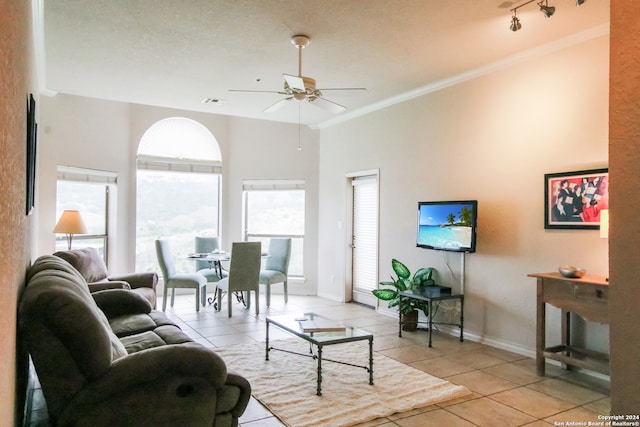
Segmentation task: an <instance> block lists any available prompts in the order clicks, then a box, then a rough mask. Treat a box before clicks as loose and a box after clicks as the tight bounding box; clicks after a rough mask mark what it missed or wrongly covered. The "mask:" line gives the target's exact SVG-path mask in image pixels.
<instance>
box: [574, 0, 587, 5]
mask: <svg viewBox="0 0 640 427" xmlns="http://www.w3.org/2000/svg"><path fill="white" fill-rule="evenodd" d="M586 1H587V0H576V6H582V5H583V4H584V3H585V2H586Z"/></svg>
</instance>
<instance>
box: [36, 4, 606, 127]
mask: <svg viewBox="0 0 640 427" xmlns="http://www.w3.org/2000/svg"><path fill="white" fill-rule="evenodd" d="M548 2H549V5H554V6H556V13H555V15H554V16H553V17H552V18H550V19H545V18H544V17H543V15H542V13H540V11H539V8H538V6H536V4H535V2H534V3H531V4H528V5H525V6H523V7H522V8H521V9H519V10H518V16H519V18H520V20H521V22H522V30H520V31H518V32H515V33H514V32H512V31H510V30H509V24H510V20H511V12H510V9H511V8H513V7H514V6H517V5H520V4H523V3H524V1H520V2H514V1H504V0H339V1H338V0H233V1H232V0H180V1H170V0H164V1H162V0H46V1H45V2H44V42H45V66H46V76H45V86H46V89H48V90H52V91H55V92H60V93H68V94H74V95H81V96H89V97H95V98H103V99H109V100H117V101H124V102H133V103H140V104H149V105H157V106H164V107H171V108H179V109H187V110H195V111H205V112H212V113H217V114H227V115H237V116H244V117H253V118H259V119H265V120H276V121H287V122H292V123H297V122H298V117H299V116H298V114H300V115H301V121H302V122H303V123H306V124H316V125H317V124H322V123H327V122H328V121H331V120H336V117H339V116H343V115H344V116H345V117H347V116H348V115H349V114H354V112H357V111H362V110H364V109H366V108H370V106H371V105H376V104H380V103H383V102H385V100H388V99H390V98H393V97H397V96H399V95H401V94H404V93H407V92H410V91H416V90H419V89H420V88H422V87H424V86H429V85H433V84H435V83H437V82H439V81H443V80H444V79H447V78H451V77H452V76H456V75H460V74H462V73H469V72H473V70H477V69H479V68H482V67H486V66H490V65H491V64H495V63H496V62H498V61H501V60H503V59H504V58H508V57H513V55H517V54H522V53H526V52H530V51H531V50H532V49H534V48H536V47H539V46H545V45H549V43H552V42H556V41H558V40H567V38H568V37H570V36H572V37H574V38H575V37H578V38H579V37H580V34H585V32H586V33H589V31H590V30H592V29H594V28H598V27H599V28H602V26H603V25H606V24H607V23H608V22H609V0H588V1H587V2H586V3H585V4H584V5H582V6H581V7H576V6H575V0H548ZM295 34H306V35H308V36H309V37H310V38H311V44H310V45H309V46H308V47H307V48H305V49H303V51H302V60H303V63H302V74H303V75H305V76H309V77H313V78H315V79H316V81H317V87H318V88H335V87H365V88H367V91H366V92H364V93H361V94H359V95H357V96H342V95H341V96H338V95H336V94H335V93H333V92H332V93H329V92H327V93H325V96H326V98H328V99H330V100H332V101H335V102H337V103H339V104H342V105H344V106H346V107H347V110H346V111H344V112H342V113H338V114H337V115H336V114H331V113H328V112H327V111H325V110H323V109H320V108H318V107H316V106H314V105H312V104H309V103H306V102H302V103H299V102H290V103H288V104H287V105H286V106H285V107H284V108H282V109H280V110H278V111H276V112H272V113H265V112H263V110H264V109H265V108H267V107H268V106H270V105H272V104H273V103H275V102H277V101H278V100H279V99H281V98H282V97H283V96H282V95H278V94H269V93H256V94H253V93H252V94H248V93H237V92H229V89H250V90H263V91H277V90H282V88H283V77H282V74H283V73H287V74H294V75H295V74H297V71H298V70H297V68H298V53H297V50H296V48H295V47H294V46H293V44H291V42H290V38H291V36H293V35H295ZM207 97H210V98H216V99H221V100H224V103H223V104H222V105H212V104H207V105H205V104H203V103H202V102H201V101H202V100H203V99H204V98H207Z"/></svg>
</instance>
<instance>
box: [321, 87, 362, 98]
mask: <svg viewBox="0 0 640 427" xmlns="http://www.w3.org/2000/svg"><path fill="white" fill-rule="evenodd" d="M318 92H320V93H321V94H322V95H323V96H324V95H327V96H330V97H334V96H362V95H364V94H366V93H367V89H365V88H363V87H332V88H326V89H318Z"/></svg>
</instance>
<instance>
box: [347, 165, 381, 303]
mask: <svg viewBox="0 0 640 427" xmlns="http://www.w3.org/2000/svg"><path fill="white" fill-rule="evenodd" d="M351 182H352V188H353V209H352V212H353V219H352V221H353V223H352V228H351V229H352V232H353V238H352V242H351V247H352V299H353V301H356V302H359V303H362V304H367V305H371V306H375V305H376V298H375V297H374V296H373V294H372V293H371V291H372V290H373V289H376V288H377V287H378V177H377V175H369V176H362V177H356V178H353V180H352V181H351Z"/></svg>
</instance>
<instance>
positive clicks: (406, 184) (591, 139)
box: [318, 37, 609, 354]
mask: <svg viewBox="0 0 640 427" xmlns="http://www.w3.org/2000/svg"><path fill="white" fill-rule="evenodd" d="M608 45H609V40H608V37H600V38H597V39H594V40H590V41H587V42H584V43H581V44H579V45H577V46H574V47H571V48H568V49H565V50H562V51H559V52H555V53H552V54H548V55H546V56H544V57H538V58H532V59H531V60H529V61H525V62H522V63H520V64H518V65H514V66H512V67H510V68H508V69H504V70H502V71H498V72H495V73H492V74H490V75H486V76H483V77H479V78H476V79H474V80H470V81H467V82H465V83H462V84H459V85H456V86H453V87H449V88H447V89H443V90H440V91H438V92H434V93H431V94H428V95H425V96H422V97H420V98H416V99H414V100H412V101H409V102H405V103H403V104H399V105H395V106H393V107H389V108H386V109H384V110H380V111H377V112H375V113H372V114H369V115H367V116H363V117H360V118H357V119H354V120H352V121H349V122H346V123H343V124H340V125H336V126H333V127H330V128H327V129H323V130H322V132H321V141H320V147H321V148H320V203H319V206H320V213H319V218H320V225H319V236H320V238H319V264H320V265H331V266H333V269H332V270H331V271H330V270H328V269H320V270H319V276H318V283H319V284H320V286H319V289H320V292H321V294H323V295H325V296H329V297H332V298H335V299H340V298H342V297H343V296H344V282H343V281H336V282H335V283H334V284H333V285H331V279H330V275H332V274H334V275H335V277H337V278H343V277H346V276H348V274H349V272H348V271H344V270H343V267H342V266H343V265H345V259H346V257H347V256H348V248H347V243H348V236H345V235H344V234H345V233H344V230H345V228H340V227H339V226H338V225H339V224H340V223H347V221H348V220H349V219H348V218H347V217H346V215H345V212H347V209H346V206H345V200H347V197H346V190H345V182H346V178H345V174H347V173H350V172H356V171H360V170H368V169H374V168H379V169H380V255H379V260H380V266H379V277H380V278H385V277H388V276H389V274H391V273H392V271H391V267H390V260H391V258H398V259H400V260H401V261H404V262H406V264H407V265H408V266H409V268H410V269H411V270H412V271H414V270H415V269H417V268H419V267H424V266H432V267H435V268H436V269H437V270H438V272H439V275H440V278H441V282H443V283H445V284H449V285H453V287H454V288H459V284H458V279H459V277H458V276H459V273H460V270H461V268H460V262H461V261H460V255H459V254H451V253H448V254H447V253H441V252H436V251H431V250H425V249H419V248H416V246H415V232H416V230H415V228H416V203H417V202H418V201H420V200H456V199H457V200H461V199H477V200H478V205H479V207H478V211H479V213H478V227H479V228H478V246H477V253H475V254H470V255H467V256H466V280H465V293H466V295H467V300H466V305H465V333H466V332H468V333H469V336H470V337H473V336H474V335H475V337H476V338H482V340H484V341H486V342H489V343H491V344H494V345H499V346H502V347H504V348H510V349H512V350H515V351H519V352H522V353H526V354H533V350H534V347H535V281H534V280H533V279H531V278H527V274H528V273H534V272H547V271H554V270H556V269H557V267H558V266H559V265H562V264H573V265H580V266H584V267H585V268H587V269H588V270H589V272H590V273H593V274H599V275H606V274H608V259H607V242H606V240H604V239H600V238H599V234H598V231H596V230H586V231H584V230H581V231H575V230H566V231H558V230H553V231H549V230H545V229H544V228H543V215H544V209H543V203H544V198H543V194H544V193H543V176H544V174H545V173H550V172H564V171H575V170H584V169H591V168H600V167H607V165H608V159H607V133H608V125H607V114H608V87H607V81H608V67H607V65H608V51H609V49H608ZM444 258H446V260H447V261H446V262H447V263H448V264H449V265H450V267H451V268H452V270H453V272H454V273H455V275H456V279H455V280H452V278H451V277H450V275H449V273H448V269H447V265H446V264H445V260H444ZM550 311H551V313H550V315H549V316H550V318H549V324H554V323H555V322H557V321H558V320H559V316H558V313H557V311H556V310H554V309H551V310H550ZM578 335H582V337H581V338H582V339H585V336H587V337H588V338H589V340H590V344H591V345H592V346H595V347H596V348H598V349H606V348H607V347H608V342H607V333H606V328H603V327H602V326H598V325H595V326H594V325H589V326H588V327H587V331H586V332H580V333H579V334H578ZM549 339H550V340H552V341H553V340H559V328H558V329H557V330H552V328H549Z"/></svg>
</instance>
